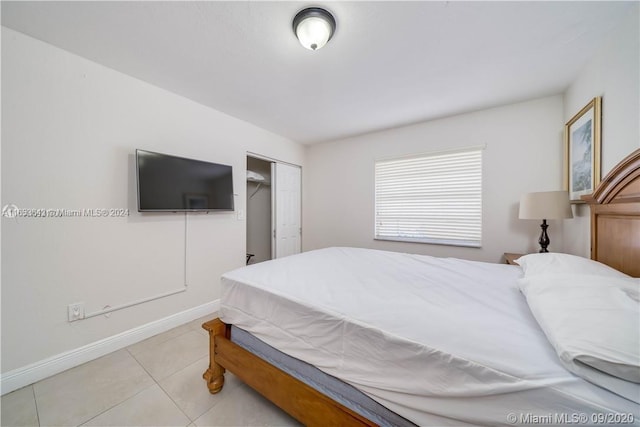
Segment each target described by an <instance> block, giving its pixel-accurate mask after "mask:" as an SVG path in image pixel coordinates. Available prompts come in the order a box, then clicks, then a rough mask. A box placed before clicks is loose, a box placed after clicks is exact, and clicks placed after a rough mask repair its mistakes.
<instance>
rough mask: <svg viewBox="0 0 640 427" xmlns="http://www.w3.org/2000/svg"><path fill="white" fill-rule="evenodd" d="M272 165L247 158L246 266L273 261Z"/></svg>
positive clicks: (268, 162) (257, 159)
mask: <svg viewBox="0 0 640 427" xmlns="http://www.w3.org/2000/svg"><path fill="white" fill-rule="evenodd" d="M272 165H273V162H271V161H268V160H263V159H259V158H256V157H250V156H247V204H246V212H247V217H246V218H247V265H248V264H256V263H258V262H262V261H267V260H270V259H271V258H272V249H273V241H272V236H273V218H272V211H273V209H272V207H273V206H272V205H273V195H272V185H271V183H272V179H271V176H272V169H273V166H272Z"/></svg>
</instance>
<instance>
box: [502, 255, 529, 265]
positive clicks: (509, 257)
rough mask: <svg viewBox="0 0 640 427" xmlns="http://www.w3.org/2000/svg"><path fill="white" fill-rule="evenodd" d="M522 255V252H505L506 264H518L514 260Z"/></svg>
mask: <svg viewBox="0 0 640 427" xmlns="http://www.w3.org/2000/svg"><path fill="white" fill-rule="evenodd" d="M523 255H524V254H511V253H508V252H505V254H504V259H505V260H506V261H507V264H509V265H518V264H516V262H515V260H517V259H518V258H520V257H521V256H523Z"/></svg>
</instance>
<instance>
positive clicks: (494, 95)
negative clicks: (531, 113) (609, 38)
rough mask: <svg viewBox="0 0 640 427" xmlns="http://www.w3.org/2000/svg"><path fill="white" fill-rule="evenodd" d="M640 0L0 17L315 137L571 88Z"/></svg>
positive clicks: (290, 133) (142, 6) (151, 6)
mask: <svg viewBox="0 0 640 427" xmlns="http://www.w3.org/2000/svg"><path fill="white" fill-rule="evenodd" d="M634 3H635V2H633V1H632V2H611V1H602V2H574V1H571V2H479V1H476V2H455V1H453V2H398V1H388V2H327V1H320V2H318V3H314V2H312V3H306V2H304V3H300V2H262V1H259V2H151V1H141V2H24V1H23V2H7V1H2V25H4V26H6V27H9V28H12V29H14V30H17V31H20V32H22V33H25V34H28V35H30V36H33V37H35V38H38V39H40V40H43V41H46V42H48V43H51V44H53V45H55V46H59V47H61V48H63V49H66V50H68V51H71V52H74V53H76V54H78V55H81V56H84V57H86V58H89V59H91V60H93V61H95V62H98V63H100V64H103V65H105V66H107V67H110V68H113V69H115V70H118V71H121V72H123V73H126V74H129V75H131V76H134V77H137V78H139V79H141V80H144V81H146V82H149V83H152V84H154V85H157V86H160V87H162V88H165V89H167V90H170V91H172V92H175V93H177V94H180V95H183V96H185V97H187V98H190V99H193V100H195V101H197V102H200V103H202V104H205V105H208V106H211V107H213V108H215V109H217V110H219V111H222V112H225V113H227V114H229V115H232V116H235V117H237V118H240V119H242V120H245V121H247V122H250V123H253V124H255V125H257V126H260V127H262V128H264V129H267V130H270V131H272V132H274V133H277V134H280V135H283V136H286V137H288V138H290V139H293V140H295V141H299V142H302V143H314V142H320V141H326V140H332V139H337V138H341V137H345V136H350V135H356V134H361V133H366V132H371V131H375V130H379V129H385V128H390V127H395V126H399V125H404V124H408V123H414V122H419V121H423V120H428V119H433V118H436V117H443V116H448V115H453V114H459V113H462V112H467V111H472V110H477V109H482V108H487V107H492V106H497V105H502V104H507V103H511V102H517V101H522V100H526V99H531V98H535V97H541V96H546V95H551V94H558V93H561V92H563V91H564V89H565V88H566V87H567V86H568V85H569V84H570V82H571V81H572V80H573V79H574V78H575V76H576V75H577V74H578V72H579V71H580V69H581V68H582V67H583V66H584V65H585V64H586V62H587V61H588V59H589V58H590V57H591V56H592V55H593V54H594V53H595V52H596V51H597V50H598V49H599V48H601V47H602V45H603V41H604V40H606V34H607V33H609V32H611V31H612V30H613V29H615V27H616V25H617V24H618V23H619V22H620V21H621V20H622V19H624V17H625V16H626V15H627V14H628V13H631V12H633V13H638V12H637V5H634ZM312 5H313V6H318V5H320V6H324V7H325V8H326V9H328V10H330V11H331V12H332V13H333V14H334V16H335V17H336V21H337V30H336V33H335V35H334V37H333V39H332V40H331V41H330V42H329V43H328V44H327V46H325V47H324V48H323V49H321V50H319V51H316V52H312V51H309V50H306V49H304V48H303V47H302V46H300V45H299V44H298V41H297V40H296V38H295V36H294V34H293V31H292V28H291V21H292V19H293V16H294V15H295V14H296V12H297V11H299V10H300V9H302V8H304V7H307V6H312Z"/></svg>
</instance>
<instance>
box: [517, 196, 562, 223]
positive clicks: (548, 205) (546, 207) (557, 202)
mask: <svg viewBox="0 0 640 427" xmlns="http://www.w3.org/2000/svg"><path fill="white" fill-rule="evenodd" d="M519 217H520V219H564V218H573V213H572V212H571V205H570V204H569V193H568V192H567V191H543V192H538V193H527V194H523V195H522V197H520V215H519Z"/></svg>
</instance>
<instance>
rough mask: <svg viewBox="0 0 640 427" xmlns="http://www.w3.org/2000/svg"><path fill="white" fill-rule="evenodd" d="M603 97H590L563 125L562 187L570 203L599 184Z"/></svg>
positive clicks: (589, 192) (576, 200)
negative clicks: (563, 163)
mask: <svg viewBox="0 0 640 427" xmlns="http://www.w3.org/2000/svg"><path fill="white" fill-rule="evenodd" d="M601 126H602V97H599V96H598V97H596V98H593V99H592V100H591V102H589V103H588V104H587V105H585V106H584V108H583V109H582V110H580V111H579V112H578V114H576V115H575V116H573V118H572V119H571V120H569V121H568V122H567V124H566V125H565V127H564V143H565V162H566V166H565V169H566V177H565V180H564V181H565V189H567V190H568V191H569V199H570V200H571V202H572V203H581V202H582V200H581V199H580V196H583V195H586V194H591V193H592V192H593V189H594V188H595V187H596V186H597V185H598V183H600V139H601Z"/></svg>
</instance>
